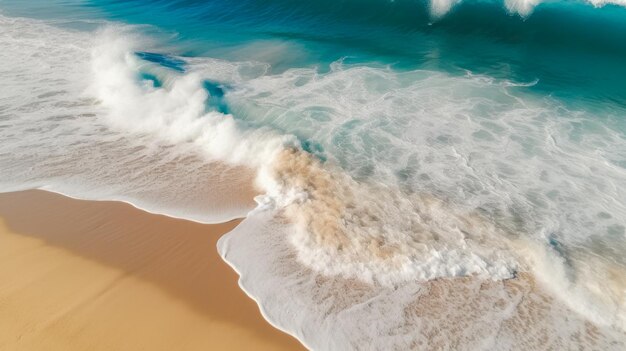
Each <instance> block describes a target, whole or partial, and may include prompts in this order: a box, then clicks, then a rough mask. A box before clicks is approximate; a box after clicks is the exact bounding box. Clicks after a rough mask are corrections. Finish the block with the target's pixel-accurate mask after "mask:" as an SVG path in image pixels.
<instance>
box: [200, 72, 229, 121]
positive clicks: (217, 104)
mask: <svg viewBox="0 0 626 351" xmlns="http://www.w3.org/2000/svg"><path fill="white" fill-rule="evenodd" d="M202 86H203V87H204V89H205V90H206V91H207V92H208V93H209V100H208V103H207V105H208V109H209V110H214V111H217V112H220V113H223V114H228V113H230V109H229V108H228V104H227V103H226V100H225V99H224V89H225V86H224V85H222V84H220V83H217V82H211V81H209V80H205V81H204V82H202Z"/></svg>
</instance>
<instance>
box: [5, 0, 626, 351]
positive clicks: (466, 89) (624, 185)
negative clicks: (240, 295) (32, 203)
mask: <svg viewBox="0 0 626 351" xmlns="http://www.w3.org/2000/svg"><path fill="white" fill-rule="evenodd" d="M455 4H456V2H449V1H433V2H432V3H431V4H430V11H431V14H432V16H434V17H441V16H444V14H445V13H447V12H449V11H454V5H455ZM604 4H605V3H602V2H593V5H594V6H601V5H604ZM618 4H619V3H618ZM458 5H460V4H458ZM537 5H539V3H538V2H536V1H535V2H533V1H517V2H516V1H506V2H505V6H506V8H507V9H509V11H510V12H511V13H518V14H520V15H523V16H532V14H531V12H532V9H533V8H534V7H535V6H537ZM155 33H156V34H155ZM169 35H170V34H166V35H165V36H166V37H167V36H169ZM238 45H239V44H238ZM183 47H184V45H183ZM180 51H181V49H180V47H177V46H176V45H173V44H172V41H168V40H164V39H163V33H162V32H160V31H159V30H158V29H155V28H154V27H150V26H143V25H130V24H124V23H121V22H113V21H109V20H81V21H79V22H72V21H64V20H41V19H28V18H22V17H12V16H9V15H0V61H1V62H2V63H3V64H2V66H1V67H0V77H2V81H1V82H0V138H1V139H0V140H2V142H0V169H1V170H2V177H1V179H0V189H1V190H2V191H12V190H19V189H28V188H44V189H48V190H51V191H56V192H61V193H64V194H68V195H70V196H74V197H79V198H87V199H110V200H120V201H125V202H129V203H132V204H133V205H135V206H137V207H140V208H142V209H145V210H147V211H150V212H155V213H162V214H166V215H169V216H174V217H180V218H185V219H189V220H194V221H199V222H205V223H217V222H223V221H226V220H229V219H233V218H240V217H245V219H244V221H243V222H242V223H241V224H240V225H239V226H238V227H237V228H236V229H235V230H233V231H232V232H230V233H228V234H227V235H225V236H224V237H222V238H221V239H220V241H219V247H218V249H219V251H220V254H221V255H222V257H223V258H224V259H225V260H226V261H227V262H228V263H229V264H231V266H232V267H233V268H234V269H235V270H236V271H237V272H238V273H239V274H240V276H241V279H240V285H241V287H242V288H243V289H244V290H245V291H246V292H247V293H248V294H249V295H250V296H251V297H252V298H254V299H255V300H256V301H257V302H258V304H259V306H260V308H261V310H262V312H263V314H264V316H265V317H266V319H268V321H269V322H270V323H272V324H273V325H275V326H276V327H277V328H280V329H282V330H284V331H286V332H288V333H290V334H292V335H294V336H295V337H297V338H298V339H299V340H300V341H302V343H303V344H304V345H306V346H307V347H308V348H310V349H316V350H317V349H320V350H343V349H381V350H382V349H466V350H478V349H483V350H509V349H549V348H556V349H572V348H582V349H604V350H621V349H624V348H625V347H626V345H625V343H626V310H625V308H626V261H624V255H623V253H624V251H625V250H626V234H625V224H626V222H625V220H626V202H625V201H624V199H626V168H625V165H626V137H625V134H624V132H625V130H626V129H624V128H623V117H624V109H623V108H622V107H620V106H619V104H616V106H614V107H611V108H607V109H602V110H598V109H597V108H579V106H578V105H576V104H568V103H566V102H564V101H562V99H560V98H559V97H555V96H551V94H537V93H536V92H534V91H532V89H533V88H535V87H536V86H538V85H539V84H540V79H530V80H523V81H521V80H514V79H507V78H502V77H494V76H490V75H486V74H482V73H477V72H473V71H471V70H467V69H465V70H461V72H462V73H459V72H447V71H445V70H437V69H433V68H432V67H423V68H414V67H409V68H398V67H396V66H394V65H392V64H386V63H384V62H381V61H380V60H378V61H371V62H367V63H363V62H353V61H352V60H351V59H350V57H341V58H339V59H337V60H333V61H331V62H330V63H329V64H328V67H320V66H321V65H320V66H310V65H291V66H289V65H288V67H280V66H281V64H282V65H284V62H282V61H281V60H282V58H284V57H291V56H290V55H291V54H292V53H294V52H295V53H298V52H300V51H303V49H302V48H301V45H300V44H298V43H293V42H286V43H285V42H279V41H272V40H269V41H264V42H262V45H259V43H255V42H253V43H249V44H242V45H240V46H238V47H237V51H238V53H239V54H238V55H237V57H236V59H235V58H227V57H223V56H222V57H211V56H206V55H182V54H180ZM250 52H254V53H255V56H254V57H255V59H245V57H247V56H249V53H250ZM302 55H304V54H302ZM216 56H220V55H216ZM295 57H298V54H296V55H295ZM594 106H595V105H594ZM611 106H613V105H611ZM247 182H253V183H254V186H255V188H256V189H257V191H258V193H259V195H258V196H257V197H256V198H255V203H256V204H255V205H249V204H246V203H245V202H242V201H236V200H233V199H236V198H237V194H236V192H237V191H236V190H237V188H241V187H243V186H244V184H246V183H247Z"/></svg>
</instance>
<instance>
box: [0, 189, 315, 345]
mask: <svg viewBox="0 0 626 351" xmlns="http://www.w3.org/2000/svg"><path fill="white" fill-rule="evenodd" d="M237 224H238V221H231V222H229V223H225V224H218V225H204V224H199V223H194V222H189V221H184V220H180V219H174V218H169V217H166V216H160V215H154V214H150V213H146V212H144V211H141V210H138V209H136V208H134V207H132V206H131V205H128V204H125V203H119V202H109V201H84V200H75V199H70V198H67V197H65V196H62V195H58V194H54V193H49V192H45V191H40V190H31V191H23V192H15V193H5V194H0V350H15V351H17V350H64V351H65V350H133V351H135V350H151V351H152V350H168V351H169V350H250V349H254V350H298V349H303V347H302V346H301V345H300V343H299V342H298V341H297V340H296V339H294V338H292V337H291V336H289V335H287V334H285V333H282V332H281V331H279V330H277V329H275V328H273V327H272V326H271V325H269V324H268V323H267V322H266V321H265V320H264V319H263V317H262V316H261V313H260V311H259V309H258V307H257V305H256V304H255V302H254V301H253V300H252V299H250V298H249V297H248V296H246V295H245V293H244V292H243V291H241V290H240V289H239V287H238V285H237V278H238V277H237V274H236V273H235V272H234V271H233V270H232V269H231V268H230V267H229V266H228V265H227V264H226V263H224V262H223V261H222V260H221V258H220V257H219V255H218V254H217V251H216V241H217V240H218V239H219V237H220V236H221V235H222V234H223V233H225V232H227V231H229V230H230V229H232V228H233V227H234V226H236V225H237Z"/></svg>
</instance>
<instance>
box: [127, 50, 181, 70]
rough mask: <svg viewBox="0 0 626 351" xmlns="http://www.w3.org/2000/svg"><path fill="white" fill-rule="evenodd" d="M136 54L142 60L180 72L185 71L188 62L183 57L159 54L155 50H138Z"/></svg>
mask: <svg viewBox="0 0 626 351" xmlns="http://www.w3.org/2000/svg"><path fill="white" fill-rule="evenodd" d="M135 55H137V57H139V58H140V59H142V60H145V61H148V62H152V63H156V64H157V65H159V66H162V67H165V68H169V69H172V70H174V71H176V72H179V73H184V72H185V65H186V62H185V61H183V60H181V59H178V58H175V57H172V56H169V55H164V54H159V53H155V52H145V51H138V52H136V53H135Z"/></svg>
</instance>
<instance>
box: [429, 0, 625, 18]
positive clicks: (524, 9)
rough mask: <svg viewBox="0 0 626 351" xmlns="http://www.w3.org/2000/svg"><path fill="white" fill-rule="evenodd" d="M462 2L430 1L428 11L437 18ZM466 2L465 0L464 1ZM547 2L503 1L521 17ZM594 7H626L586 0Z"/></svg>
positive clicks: (616, 0)
mask: <svg viewBox="0 0 626 351" xmlns="http://www.w3.org/2000/svg"><path fill="white" fill-rule="evenodd" d="M461 1H463V0H431V2H430V11H431V14H432V16H433V17H435V18H439V17H442V16H444V15H445V14H447V13H448V12H450V10H451V9H452V8H453V7H454V6H455V5H457V4H458V3H460V2H461ZM466 1H467V0H466ZM544 2H547V1H546V0H504V7H505V8H506V9H507V10H508V11H509V13H511V14H518V15H520V16H522V17H527V16H530V15H531V14H532V12H533V10H534V9H535V7H537V6H538V5H540V4H541V3H544ZM586 2H587V3H589V4H591V5H593V6H594V7H603V6H606V5H618V6H624V7H626V0H586Z"/></svg>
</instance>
